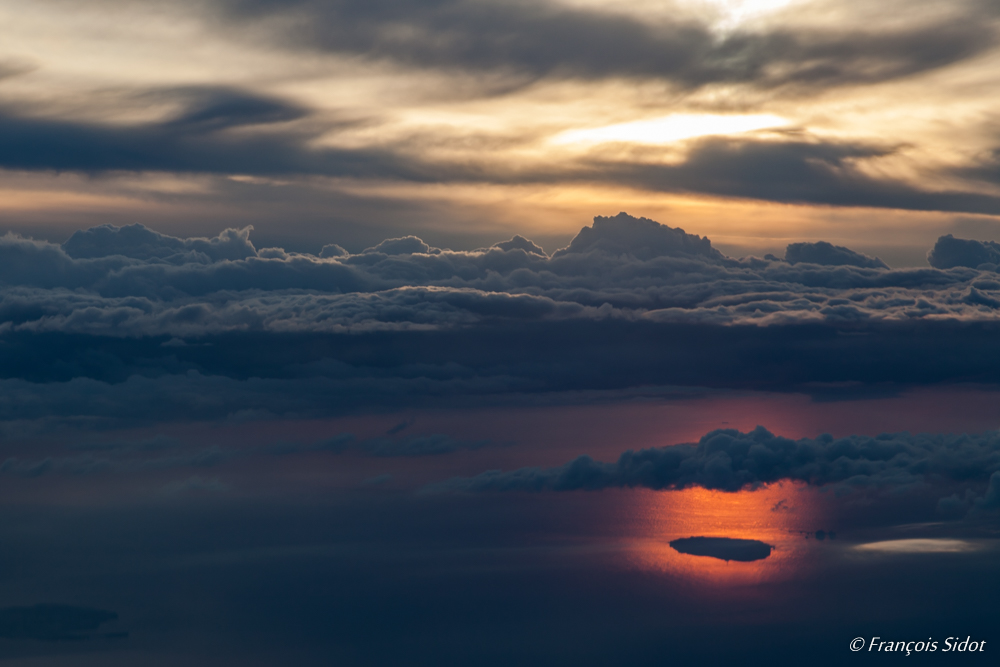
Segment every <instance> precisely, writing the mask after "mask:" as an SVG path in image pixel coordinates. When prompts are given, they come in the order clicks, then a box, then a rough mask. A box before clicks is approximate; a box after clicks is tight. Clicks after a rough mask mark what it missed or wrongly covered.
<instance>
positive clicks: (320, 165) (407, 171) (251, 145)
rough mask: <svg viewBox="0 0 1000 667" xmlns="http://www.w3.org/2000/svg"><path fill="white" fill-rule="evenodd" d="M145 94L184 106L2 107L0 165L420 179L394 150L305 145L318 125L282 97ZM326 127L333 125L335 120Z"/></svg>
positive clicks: (222, 91) (184, 91) (217, 92)
mask: <svg viewBox="0 0 1000 667" xmlns="http://www.w3.org/2000/svg"><path fill="white" fill-rule="evenodd" d="M149 95H150V96H151V97H154V98H156V99H157V100H159V101H167V100H169V101H173V102H175V103H176V104H179V105H182V106H183V107H184V108H183V110H182V111H181V112H180V113H179V114H177V115H175V116H174V117H173V118H169V119H167V120H165V121H162V122H154V123H138V124H130V125H120V124H119V125H112V124H99V123H87V122H82V121H76V120H63V119H47V118H41V117H36V116H32V115H26V114H24V113H18V112H15V111H11V110H9V109H2V108H0V167H4V168H7V169H24V170H57V171H83V172H101V171H167V172H198V173H221V174H248V175H273V174H289V173H296V174H303V173H308V174H326V175H342V176H378V177H383V178H402V179H407V180H423V179H425V177H424V176H421V175H420V173H419V168H416V167H413V166H409V165H408V164H407V163H408V162H410V161H409V160H406V159H404V158H402V157H401V156H399V155H397V154H396V153H394V152H393V151H389V150H384V149H379V148H372V149H368V150H336V149H314V148H310V147H309V146H308V143H309V141H310V140H312V139H313V138H314V137H315V134H316V130H315V129H312V130H307V129H303V128H297V127H295V126H289V121H294V120H297V119H300V118H303V117H305V116H306V115H308V113H309V111H308V110H306V109H303V108H302V107H299V106H297V105H294V104H291V103H289V102H286V101H284V100H279V99H276V98H272V97H265V96H261V95H258V94H255V93H252V92H248V91H242V90H237V89H232V88H201V89H193V88H181V89H171V90H167V91H163V90H158V91H154V92H152V93H149ZM324 129H326V130H330V129H336V122H332V123H331V122H328V123H327V124H326V127H325V128H324ZM234 130H241V131H239V132H236V131H234ZM414 164H415V163H414Z"/></svg>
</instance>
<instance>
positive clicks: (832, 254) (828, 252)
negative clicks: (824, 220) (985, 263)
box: [785, 241, 951, 269]
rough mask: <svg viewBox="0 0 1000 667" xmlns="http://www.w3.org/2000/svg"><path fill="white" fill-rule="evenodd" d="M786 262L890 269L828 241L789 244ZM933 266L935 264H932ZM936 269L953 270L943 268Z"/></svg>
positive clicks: (877, 261)
mask: <svg viewBox="0 0 1000 667" xmlns="http://www.w3.org/2000/svg"><path fill="white" fill-rule="evenodd" d="M785 261H786V262H788V263H789V264H800V263H805V264H819V265H820V266H860V267H862V268H868V269H888V268H889V267H888V266H887V265H886V263H885V262H883V261H882V260H881V259H879V258H878V257H869V256H868V255H865V254H863V253H860V252H855V251H853V250H851V249H850V248H845V247H843V246H839V245H832V244H830V243H827V242H826V241H819V242H817V243H789V244H788V248H787V249H786V250H785ZM932 266H934V264H933V263H932ZM936 268H951V267H941V266H938V267H936Z"/></svg>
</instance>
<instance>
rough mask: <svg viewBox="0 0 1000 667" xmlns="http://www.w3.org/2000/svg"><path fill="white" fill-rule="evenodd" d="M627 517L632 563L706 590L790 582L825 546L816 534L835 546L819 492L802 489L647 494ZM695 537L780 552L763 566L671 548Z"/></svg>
mask: <svg viewBox="0 0 1000 667" xmlns="http://www.w3.org/2000/svg"><path fill="white" fill-rule="evenodd" d="M628 511H629V512H631V520H632V524H633V526H634V528H635V531H636V533H637V537H636V538H635V539H633V540H631V541H630V542H629V548H628V558H629V564H630V565H631V566H632V567H636V568H639V569H645V570H660V571H663V572H665V573H668V574H672V575H676V576H677V577H678V578H681V579H686V580H689V581H691V582H692V583H695V582H696V583H699V584H709V585H719V586H739V585H751V584H754V583H761V582H765V581H773V580H777V579H786V578H791V577H793V576H795V575H797V574H801V573H802V571H803V570H804V569H805V568H806V567H807V566H808V557H809V552H810V551H811V550H813V549H814V548H816V547H817V546H818V543H819V542H820V541H821V540H818V539H817V532H818V531H822V532H819V536H820V537H822V538H826V539H830V538H829V537H828V534H829V532H828V529H829V526H827V525H825V523H824V516H823V515H824V514H825V513H824V512H823V511H822V504H821V503H820V501H819V498H818V496H817V492H816V490H815V489H812V488H809V487H806V486H805V485H799V484H790V483H783V484H773V485H770V486H767V487H762V488H760V489H756V490H753V491H749V490H747V491H739V492H737V493H726V492H723V491H709V490H707V489H702V488H690V489H684V490H681V491H658V492H657V491H641V492H638V493H636V494H635V502H634V504H633V505H632V506H631V507H630V508H629V510H628ZM696 536H704V537H728V538H738V539H745V540H759V541H761V542H765V543H767V544H769V545H772V546H773V547H774V549H773V550H772V551H771V555H770V556H768V557H767V558H764V559H762V560H756V561H751V562H739V561H724V560H721V559H718V558H712V557H708V556H693V555H688V554H683V553H680V552H678V551H676V550H675V549H673V548H672V547H671V546H670V544H669V543H670V542H671V541H672V540H676V539H679V538H685V537H696Z"/></svg>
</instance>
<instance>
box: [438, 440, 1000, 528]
mask: <svg viewBox="0 0 1000 667" xmlns="http://www.w3.org/2000/svg"><path fill="white" fill-rule="evenodd" d="M780 481H794V482H804V483H806V484H811V485H815V486H825V485H837V486H840V487H843V488H850V487H861V488H869V487H886V488H888V487H892V488H894V489H896V490H899V489H902V488H906V487H912V486H914V485H918V484H921V483H923V482H934V483H942V482H945V483H963V484H969V485H973V484H975V485H978V486H980V487H983V486H986V484H987V482H988V486H987V489H986V492H985V494H984V495H983V496H982V497H978V496H976V494H975V493H974V492H972V491H971V490H970V491H969V492H968V494H967V496H966V499H965V500H964V501H960V500H958V497H957V496H954V497H952V498H946V499H942V501H941V503H940V506H941V508H942V509H943V510H952V509H954V508H953V506H954V505H962V506H963V509H968V508H969V507H975V508H977V509H983V510H987V509H995V508H997V507H1000V504H998V503H997V498H998V495H1000V494H998V486H1000V433H997V432H995V431H994V432H988V433H981V434H976V435H965V434H963V435H944V434H921V435H911V434H909V433H883V434H881V435H878V436H876V437H869V436H856V435H852V436H849V437H845V438H834V437H832V436H830V435H821V436H819V437H818V438H801V439H799V440H791V439H789V438H784V437H781V436H776V435H774V434H773V433H771V432H770V431H768V430H767V429H765V428H763V427H761V426H758V427H757V428H756V429H754V430H753V431H751V432H749V433H741V432H740V431H736V430H731V429H723V430H716V431H712V432H710V433H708V434H706V435H705V436H703V437H702V438H701V439H700V440H699V441H698V442H697V443H695V444H684V445H674V446H670V447H655V448H650V449H643V450H640V451H632V450H629V451H626V452H625V453H623V454H622V455H621V457H620V458H619V459H618V461H617V462H615V463H604V462H601V461H595V460H594V459H592V458H591V457H589V456H580V457H578V458H576V459H574V460H573V461H570V462H569V463H567V464H565V465H562V466H558V467H555V468H520V469H517V470H511V471H506V472H505V471H499V470H492V471H488V472H484V473H482V474H480V475H477V476H475V477H469V478H456V479H452V480H450V481H448V482H444V483H441V484H438V485H435V486H432V487H429V490H434V491H468V492H481V491H578V490H591V491H593V490H599V489H607V488H623V487H629V488H635V487H639V488H647V489H655V490H663V489H684V488H687V487H692V486H700V487H702V488H706V489H718V490H722V491H739V490H741V489H746V488H755V487H758V486H760V485H763V484H770V483H774V482H780Z"/></svg>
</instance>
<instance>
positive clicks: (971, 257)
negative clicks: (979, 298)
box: [927, 234, 1000, 269]
mask: <svg viewBox="0 0 1000 667" xmlns="http://www.w3.org/2000/svg"><path fill="white" fill-rule="evenodd" d="M927 261H928V262H929V263H930V265H931V266H933V267H934V268H935V269H951V268H954V267H956V266H967V267H970V268H973V269H974V268H976V267H979V266H982V265H984V264H985V265H988V266H990V267H992V268H996V266H997V265H1000V243H997V242H996V241H974V240H972V239H956V238H955V237H954V236H952V235H951V234H948V235H947V236H942V237H941V238H939V239H938V240H937V243H935V244H934V247H933V248H931V251H930V252H929V253H927Z"/></svg>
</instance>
